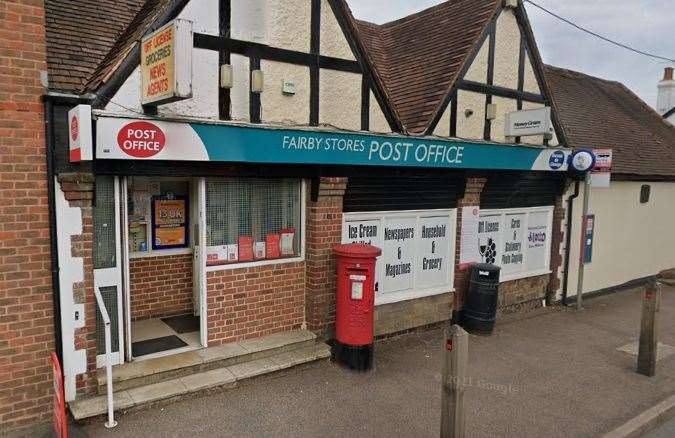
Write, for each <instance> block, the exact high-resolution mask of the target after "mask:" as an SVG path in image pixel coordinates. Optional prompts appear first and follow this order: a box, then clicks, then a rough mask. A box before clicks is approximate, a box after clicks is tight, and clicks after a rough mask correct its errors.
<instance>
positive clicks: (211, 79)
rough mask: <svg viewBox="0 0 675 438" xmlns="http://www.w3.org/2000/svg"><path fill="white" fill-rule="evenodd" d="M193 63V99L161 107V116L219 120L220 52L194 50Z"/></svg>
mask: <svg viewBox="0 0 675 438" xmlns="http://www.w3.org/2000/svg"><path fill="white" fill-rule="evenodd" d="M192 62H193V71H192V98H191V99H185V100H180V101H178V102H174V103H170V104H167V105H160V106H159V107H158V110H159V114H160V115H162V116H174V115H182V116H190V117H206V118H218V82H219V75H220V72H219V67H218V52H216V51H215V50H203V49H194V50H193V58H192Z"/></svg>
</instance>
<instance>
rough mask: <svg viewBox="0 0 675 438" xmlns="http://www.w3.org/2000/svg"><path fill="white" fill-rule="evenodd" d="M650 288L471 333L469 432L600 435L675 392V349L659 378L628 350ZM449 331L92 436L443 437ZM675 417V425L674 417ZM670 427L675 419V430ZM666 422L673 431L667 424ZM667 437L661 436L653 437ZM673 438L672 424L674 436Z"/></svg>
mask: <svg viewBox="0 0 675 438" xmlns="http://www.w3.org/2000/svg"><path fill="white" fill-rule="evenodd" d="M640 299H641V291H640V290H628V291H623V292H617V293H614V294H610V295H606V296H602V297H598V298H593V299H589V300H586V301H585V310H583V311H581V312H577V311H575V310H573V309H565V308H562V307H557V306H556V307H549V308H547V309H541V310H538V311H532V312H528V313H524V314H516V315H509V316H506V317H500V319H499V321H498V323H497V327H496V329H495V333H494V335H492V336H490V337H475V336H471V338H470V345H469V355H470V358H469V378H468V379H467V382H466V411H467V417H466V424H467V434H466V436H467V437H518V438H527V437H565V438H572V437H595V436H599V435H602V434H604V433H606V432H608V431H610V430H613V429H615V428H616V427H618V426H620V425H622V424H624V423H625V422H626V421H628V420H630V419H631V418H633V417H635V416H636V415H638V414H639V413H641V412H643V411H645V410H646V409H648V408H650V407H652V406H654V405H656V404H657V403H659V402H661V401H662V400H664V399H666V398H668V397H669V396H671V395H673V394H675V354H673V355H668V356H666V357H664V358H662V359H661V360H660V361H659V363H658V368H657V374H656V376H655V377H652V378H648V377H644V376H641V375H638V374H636V373H635V371H634V370H635V365H636V360H637V358H636V357H635V356H633V355H631V354H629V353H626V352H625V351H619V350H618V349H619V348H621V347H624V350H627V351H629V350H630V348H628V349H627V348H625V347H626V346H627V345H628V344H630V343H632V342H635V341H637V339H638V336H639V334H638V329H639V322H640ZM659 320H660V324H659V331H660V338H659V340H660V341H661V342H662V343H663V344H665V345H668V346H675V288H666V289H665V290H664V295H663V299H662V304H661V312H660V316H659ZM443 351H444V350H443V333H442V330H433V331H428V332H422V333H415V334H409V335H405V336H402V337H398V338H394V339H393V340H387V341H383V342H380V343H378V344H377V345H376V350H375V355H376V360H375V366H374V369H373V370H372V371H370V372H368V373H356V372H351V371H348V370H345V369H343V368H340V367H338V366H336V365H334V364H332V363H330V362H327V361H324V362H318V363H314V364H310V365H305V366H301V367H298V368H294V369H291V370H288V371H284V372H281V373H278V374H275V375H273V376H269V377H263V378H257V379H253V380H252V381H250V382H249V383H247V384H243V385H241V386H239V387H237V388H235V389H232V390H223V391H219V392H214V393H211V394H208V395H205V396H202V397H198V398H191V399H185V400H181V401H178V402H175V403H171V404H166V405H164V406H157V407H151V408H148V409H145V410H141V411H132V412H129V413H127V414H124V415H119V416H118V418H117V420H118V422H119V425H118V426H117V428H115V429H113V430H107V429H105V428H104V426H103V420H102V419H101V418H98V419H96V420H94V421H93V422H90V423H88V424H84V425H82V426H81V427H80V428H79V432H80V433H81V434H82V435H84V436H90V437H139V436H142V437H144V438H150V437H186V436H189V437H264V436H274V437H344V436H349V437H438V435H439V426H440V393H441V388H440V370H441V358H442V354H443ZM671 423H672V422H671ZM671 423H667V424H668V426H672V424H671ZM668 426H665V427H668ZM654 433H657V432H654ZM664 433H666V435H654V436H655V437H660V436H669V437H672V436H674V435H673V433H672V431H670V432H668V431H666V432H664Z"/></svg>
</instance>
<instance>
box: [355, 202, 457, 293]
mask: <svg viewBox="0 0 675 438" xmlns="http://www.w3.org/2000/svg"><path fill="white" fill-rule="evenodd" d="M456 221H457V210H455V209H451V210H415V211H400V212H396V211H394V212H372V213H345V214H344V215H343V223H342V243H366V244H370V245H374V246H376V247H378V248H380V249H382V255H381V256H380V257H379V258H378V259H377V263H376V265H375V304H376V305H379V304H387V303H394V302H399V301H405V300H410V299H415V298H421V297H426V296H431V295H437V294H441V293H447V292H450V291H452V290H453V282H454V267H455V238H456V236H455V233H456Z"/></svg>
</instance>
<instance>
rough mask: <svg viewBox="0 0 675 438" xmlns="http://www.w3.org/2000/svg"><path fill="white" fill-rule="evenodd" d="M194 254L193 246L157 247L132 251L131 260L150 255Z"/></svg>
mask: <svg viewBox="0 0 675 438" xmlns="http://www.w3.org/2000/svg"><path fill="white" fill-rule="evenodd" d="M184 254H192V248H174V249H156V250H154V251H146V252H130V253H129V260H134V259H145V258H150V257H168V256H175V255H184Z"/></svg>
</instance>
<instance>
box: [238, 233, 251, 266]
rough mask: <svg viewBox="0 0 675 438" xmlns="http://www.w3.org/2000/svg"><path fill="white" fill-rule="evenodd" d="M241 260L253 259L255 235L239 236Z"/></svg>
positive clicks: (248, 260)
mask: <svg viewBox="0 0 675 438" xmlns="http://www.w3.org/2000/svg"><path fill="white" fill-rule="evenodd" d="M239 261H240V262H252V261H253V237H248V236H244V237H240V238H239Z"/></svg>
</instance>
